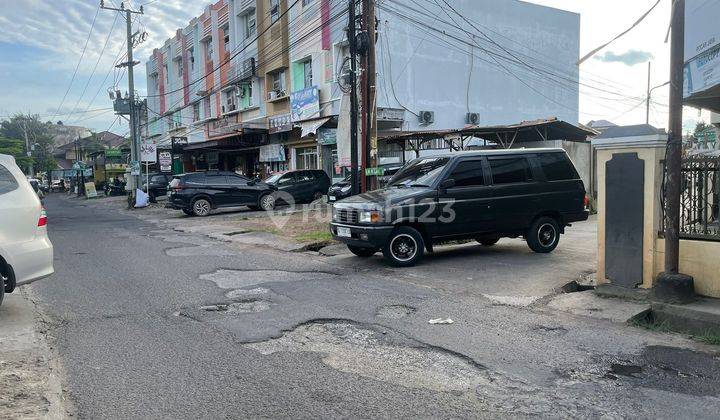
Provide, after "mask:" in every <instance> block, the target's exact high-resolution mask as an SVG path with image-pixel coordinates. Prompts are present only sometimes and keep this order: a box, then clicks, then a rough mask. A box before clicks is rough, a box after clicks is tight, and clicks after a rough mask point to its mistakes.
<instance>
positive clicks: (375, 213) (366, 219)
mask: <svg viewBox="0 0 720 420" xmlns="http://www.w3.org/2000/svg"><path fill="white" fill-rule="evenodd" d="M383 220H384V217H383V212H382V210H363V211H361V212H360V219H359V221H360V223H380V222H382V221H383Z"/></svg>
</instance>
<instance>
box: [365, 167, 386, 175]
mask: <svg viewBox="0 0 720 420" xmlns="http://www.w3.org/2000/svg"><path fill="white" fill-rule="evenodd" d="M365 175H366V176H383V175H385V168H365Z"/></svg>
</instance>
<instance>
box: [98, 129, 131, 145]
mask: <svg viewBox="0 0 720 420" xmlns="http://www.w3.org/2000/svg"><path fill="white" fill-rule="evenodd" d="M97 139H98V140H99V141H100V142H101V143H102V144H104V145H105V146H107V147H109V148H111V149H117V148H119V147H120V146H122V145H123V143H125V137H122V136H118V135H117V134H115V133H111V132H109V131H101V132H99V133H97Z"/></svg>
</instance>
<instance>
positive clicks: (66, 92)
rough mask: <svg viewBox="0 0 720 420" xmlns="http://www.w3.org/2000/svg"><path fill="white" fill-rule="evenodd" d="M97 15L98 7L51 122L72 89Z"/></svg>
mask: <svg viewBox="0 0 720 420" xmlns="http://www.w3.org/2000/svg"><path fill="white" fill-rule="evenodd" d="M99 13H100V6H98V8H97V9H96V10H95V16H93V20H92V23H91V24H90V32H88V36H87V39H85V45H84V46H83V49H82V53H81V54H80V58H79V59H78V62H77V64H76V65H75V71H73V75H72V78H70V84H69V85H68V87H67V90H65V94H64V95H63V98H62V100H61V101H60V106H58V107H57V109H56V110H55V114H54V115H53V116H52V118H50V119H51V120H53V119H55V116H56V115H57V114H58V113H59V112H60V109H61V108H62V106H63V105H64V104H65V98H67V95H68V93H69V92H70V88H72V85H73V82H74V81H75V76H77V72H78V68H80V63H81V62H82V59H83V57H85V50H86V49H87V46H88V42H89V41H90V36H91V35H92V33H93V29H94V28H95V20H96V19H97V17H98V14H99Z"/></svg>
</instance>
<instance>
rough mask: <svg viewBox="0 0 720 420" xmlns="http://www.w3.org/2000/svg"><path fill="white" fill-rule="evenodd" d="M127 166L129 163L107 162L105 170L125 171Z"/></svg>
mask: <svg viewBox="0 0 720 420" xmlns="http://www.w3.org/2000/svg"><path fill="white" fill-rule="evenodd" d="M127 166H128V165H127V163H106V164H105V170H106V171H121V172H125V168H127Z"/></svg>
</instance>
